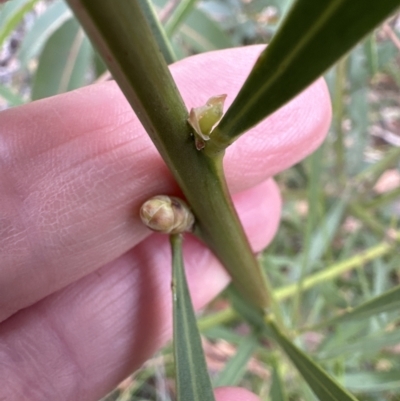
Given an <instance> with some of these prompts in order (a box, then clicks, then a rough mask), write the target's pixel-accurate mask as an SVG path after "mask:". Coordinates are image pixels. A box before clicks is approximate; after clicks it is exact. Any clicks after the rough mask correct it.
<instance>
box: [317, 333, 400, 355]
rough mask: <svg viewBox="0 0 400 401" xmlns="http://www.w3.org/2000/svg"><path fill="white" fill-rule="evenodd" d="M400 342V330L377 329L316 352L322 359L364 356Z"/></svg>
mask: <svg viewBox="0 0 400 401" xmlns="http://www.w3.org/2000/svg"><path fill="white" fill-rule="evenodd" d="M399 343H400V330H394V331H391V332H388V333H387V332H383V331H379V332H377V333H374V334H372V335H369V336H367V337H361V338H360V337H357V338H356V339H353V342H350V341H349V340H348V341H347V342H346V343H345V344H342V345H335V346H330V347H329V348H328V347H327V348H326V349H324V351H323V352H320V353H319V354H318V357H319V358H320V359H321V360H322V359H324V360H326V359H332V358H337V357H338V356H345V355H355V354H356V353H359V354H360V355H362V356H364V357H366V356H367V355H372V354H375V353H377V352H379V351H381V350H382V349H384V348H385V347H390V346H394V345H397V344H399Z"/></svg>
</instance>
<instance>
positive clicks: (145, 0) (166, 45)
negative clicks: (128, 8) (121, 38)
mask: <svg viewBox="0 0 400 401" xmlns="http://www.w3.org/2000/svg"><path fill="white" fill-rule="evenodd" d="M139 3H140V7H141V8H142V11H143V14H144V15H145V16H146V18H147V21H148V23H149V25H150V27H151V31H152V32H153V35H154V38H155V40H156V42H157V44H158V47H159V49H160V50H161V53H162V54H163V56H164V58H165V61H166V63H167V64H172V63H173V62H174V61H176V56H175V54H174V51H173V49H172V47H171V43H170V42H169V40H168V37H167V35H166V33H165V31H164V28H163V27H162V25H161V23H160V21H159V19H158V17H157V14H156V13H155V11H154V8H153V6H152V4H151V2H150V0H139Z"/></svg>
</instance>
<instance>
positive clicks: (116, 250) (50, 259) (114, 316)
mask: <svg viewBox="0 0 400 401" xmlns="http://www.w3.org/2000/svg"><path fill="white" fill-rule="evenodd" d="M261 49H262V48H261V47H259V46H255V47H249V48H243V49H231V50H225V51H219V52H213V53H208V54H203V55H199V56H196V57H192V58H189V59H186V60H183V61H181V62H179V63H177V64H175V65H173V66H172V67H171V71H172V73H173V76H174V78H175V80H176V82H177V85H178V87H179V89H180V91H181V92H182V95H183V97H184V100H185V102H186V104H187V106H188V107H194V106H199V105H201V104H204V103H205V101H207V99H208V98H209V97H211V96H213V95H219V94H222V93H226V94H227V95H228V97H227V101H226V104H227V105H229V104H230V102H231V101H232V100H233V98H234V96H235V93H237V91H238V89H239V87H240V85H241V84H242V83H243V81H244V79H245V77H246V75H247V74H248V72H249V70H250V68H251V66H252V64H253V63H254V61H255V59H256V57H257V55H258V54H259V52H260V51H261ZM330 118H331V108H330V102H329V96H328V92H327V89H326V87H325V84H324V83H323V81H318V82H317V83H316V84H314V85H313V86H311V87H310V88H309V89H308V90H307V91H305V92H304V93H303V94H302V95H300V97H298V98H296V99H295V100H294V101H292V102H291V103H290V104H288V105H287V106H285V107H284V108H283V109H282V110H280V111H279V112H277V113H275V114H274V115H273V116H272V117H270V118H269V119H267V120H266V121H264V122H262V123H261V124H259V125H258V126H257V127H255V128H253V129H252V130H251V131H250V132H249V133H247V134H246V135H245V136H243V137H242V138H240V139H239V140H238V141H237V142H236V143H235V144H234V145H233V146H232V147H231V148H230V149H229V150H228V151H227V156H226V159H225V170H226V175H227V180H228V184H229V187H230V189H231V191H232V193H233V194H234V201H235V205H236V207H237V210H238V213H239V215H240V218H241V220H242V222H243V224H244V227H245V230H246V232H247V234H248V236H249V239H250V241H251V244H252V247H253V249H254V251H255V252H258V251H260V250H261V249H263V248H264V247H265V246H266V245H268V243H269V242H270V241H271V239H272V238H273V236H274V234H275V232H276V230H277V228H278V224H279V217H280V209H281V198H280V195H279V192H278V189H277V186H276V184H275V183H274V181H273V180H272V179H271V178H270V177H271V176H273V175H274V174H276V173H278V172H280V171H282V170H284V169H287V168H288V167H290V166H292V165H293V164H295V163H297V162H298V161H300V160H301V159H303V158H304V157H305V156H307V155H308V154H310V153H311V152H312V151H313V150H315V149H316V148H317V147H318V145H319V144H320V143H321V142H322V140H323V139H324V137H325V135H326V132H327V130H328V127H329V123H330ZM0 194H1V196H0V260H1V266H0V321H1V323H0V377H1V386H0V387H1V391H0V400H7V401H17V400H18V401H21V400H29V401H43V400H52V399H53V400H58V401H67V400H68V401H76V400H79V401H80V400H82V401H92V400H93V401H95V400H98V399H99V398H100V397H102V396H104V395H105V394H106V393H107V392H108V391H110V390H112V388H114V387H115V386H116V385H117V384H118V383H119V382H120V381H121V380H123V379H124V378H125V377H127V376H128V375H129V374H130V373H131V372H132V371H134V370H135V369H137V368H139V367H140V366H141V365H142V364H143V363H144V362H145V361H146V360H147V359H148V358H150V357H151V356H152V355H153V354H154V352H155V351H156V350H157V349H159V348H160V347H161V346H163V345H164V344H165V343H166V342H167V341H168V340H169V339H170V338H171V291H170V275H171V269H170V250H169V244H168V238H167V237H166V236H162V235H160V234H154V233H152V232H150V231H149V230H148V229H147V228H145V227H144V226H143V225H142V223H141V221H140V218H139V208H140V204H141V203H142V202H143V201H145V200H146V199H147V198H149V197H150V196H153V195H157V194H168V195H179V190H178V188H177V185H176V184H175V182H174V180H173V178H172V176H171V174H170V173H169V171H168V169H167V167H166V166H165V164H164V163H163V161H162V160H161V158H160V156H159V155H158V153H157V151H156V150H155V149H154V147H153V145H152V143H151V141H150V140H149V138H148V137H147V135H146V133H145V132H144V130H143V128H142V127H141V125H140V123H139V122H138V120H137V118H136V117H135V115H134V113H133V112H132V110H131V108H130V106H129V105H128V103H127V102H126V100H125V99H124V97H123V95H122V94H121V92H120V90H119V89H118V87H117V85H116V84H115V83H114V82H107V83H104V84H100V85H92V86H89V87H86V88H83V89H80V90H78V91H74V92H71V93H68V94H65V95H60V96H56V97H53V98H49V99H46V100H43V101H38V102H34V103H31V104H29V105H26V106H23V107H19V108H14V109H10V110H7V111H4V112H2V113H0ZM184 251H185V262H186V271H187V275H188V280H189V286H190V290H191V293H192V297H193V300H194V304H195V307H196V308H197V309H199V308H201V307H202V306H204V305H205V304H207V302H208V301H210V300H211V299H212V298H214V297H215V296H216V295H217V294H218V293H219V292H220V291H221V290H222V289H223V288H224V287H225V286H226V285H227V283H228V282H229V277H228V275H227V274H226V273H225V271H224V269H223V268H222V267H221V266H220V264H219V262H218V261H217V260H216V259H215V258H214V256H213V255H212V254H211V253H210V252H209V251H208V250H207V249H206V248H205V247H204V246H203V245H202V244H200V243H199V242H198V241H196V240H195V239H193V238H191V237H190V236H189V237H188V238H187V240H186V243H185V246H184ZM216 399H217V400H218V401H228V400H229V401H239V400H240V401H256V400H258V398H257V397H256V396H255V395H253V394H251V393H249V392H248V391H247V390H244V389H236V388H221V389H217V390H216Z"/></svg>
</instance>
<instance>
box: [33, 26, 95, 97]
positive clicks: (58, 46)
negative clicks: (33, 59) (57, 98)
mask: <svg viewBox="0 0 400 401" xmlns="http://www.w3.org/2000/svg"><path fill="white" fill-rule="evenodd" d="M91 55H92V49H91V46H90V43H89V41H88V39H87V38H86V36H85V34H84V32H83V30H82V29H81V28H80V26H79V24H78V23H77V22H76V20H75V19H71V20H69V21H67V22H66V23H65V24H64V25H63V26H62V27H61V28H60V29H58V30H57V32H55V33H54V34H53V35H52V36H51V38H50V39H49V40H48V42H47V43H46V45H45V47H44V49H43V52H42V54H41V56H40V59H39V65H38V69H37V71H36V75H35V79H34V82H33V86H32V95H31V96H32V100H36V99H42V98H44V97H48V96H52V95H56V94H58V93H63V92H67V91H70V90H73V89H76V88H79V87H81V86H83V85H84V84H85V76H86V72H87V71H88V68H89V66H90V65H91Z"/></svg>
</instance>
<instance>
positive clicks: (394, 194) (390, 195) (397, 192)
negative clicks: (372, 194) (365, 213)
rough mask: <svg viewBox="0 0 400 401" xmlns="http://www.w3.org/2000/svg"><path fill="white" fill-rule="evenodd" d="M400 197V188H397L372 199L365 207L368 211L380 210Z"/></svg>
mask: <svg viewBox="0 0 400 401" xmlns="http://www.w3.org/2000/svg"><path fill="white" fill-rule="evenodd" d="M399 197H400V188H395V189H392V190H391V191H388V192H386V193H384V194H382V195H380V196H377V197H376V198H374V199H371V200H370V201H367V202H365V203H364V207H365V208H367V209H375V208H379V207H382V206H384V205H386V204H388V203H390V202H393V201H394V200H396V199H397V198H399Z"/></svg>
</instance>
